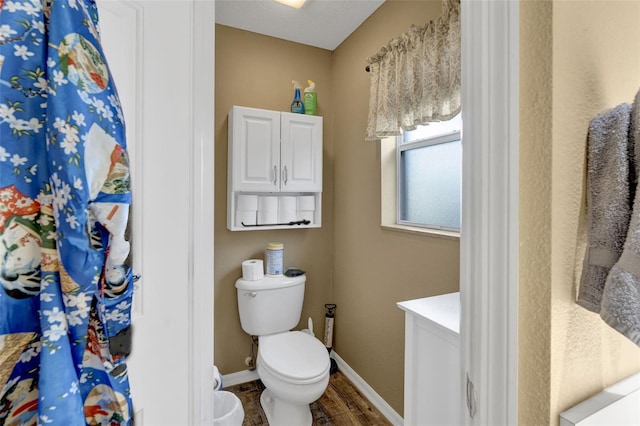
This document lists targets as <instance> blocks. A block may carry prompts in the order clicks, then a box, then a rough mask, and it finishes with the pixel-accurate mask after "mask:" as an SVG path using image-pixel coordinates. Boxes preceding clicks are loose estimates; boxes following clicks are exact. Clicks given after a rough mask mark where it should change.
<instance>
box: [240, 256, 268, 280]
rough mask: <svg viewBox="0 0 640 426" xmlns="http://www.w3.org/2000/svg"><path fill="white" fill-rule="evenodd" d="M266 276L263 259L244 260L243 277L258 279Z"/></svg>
mask: <svg viewBox="0 0 640 426" xmlns="http://www.w3.org/2000/svg"><path fill="white" fill-rule="evenodd" d="M263 278H264V264H263V262H262V259H249V260H245V261H244V262H242V279H243V280H246V281H258V280H261V279H263Z"/></svg>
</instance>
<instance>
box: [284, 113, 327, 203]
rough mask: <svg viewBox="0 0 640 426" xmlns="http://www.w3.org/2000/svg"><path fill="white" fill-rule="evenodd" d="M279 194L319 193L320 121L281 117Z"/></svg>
mask: <svg viewBox="0 0 640 426" xmlns="http://www.w3.org/2000/svg"><path fill="white" fill-rule="evenodd" d="M280 131H281V135H280V138H281V153H280V158H281V174H280V180H281V185H280V190H281V191H286V192H321V191H322V117H317V116H314V115H304V114H292V113H288V112H283V113H282V125H281V129H280Z"/></svg>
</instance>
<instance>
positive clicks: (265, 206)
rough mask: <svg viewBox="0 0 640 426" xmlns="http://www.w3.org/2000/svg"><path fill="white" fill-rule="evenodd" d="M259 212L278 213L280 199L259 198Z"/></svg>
mask: <svg viewBox="0 0 640 426" xmlns="http://www.w3.org/2000/svg"><path fill="white" fill-rule="evenodd" d="M258 210H262V211H278V197H258Z"/></svg>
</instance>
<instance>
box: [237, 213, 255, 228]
mask: <svg viewBox="0 0 640 426" xmlns="http://www.w3.org/2000/svg"><path fill="white" fill-rule="evenodd" d="M256 216H257V211H256V210H237V211H236V226H243V224H244V225H247V226H248V225H255V224H256Z"/></svg>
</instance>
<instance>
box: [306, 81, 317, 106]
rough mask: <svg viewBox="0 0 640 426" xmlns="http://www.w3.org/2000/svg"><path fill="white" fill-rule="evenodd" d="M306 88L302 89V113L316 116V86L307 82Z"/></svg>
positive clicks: (311, 82)
mask: <svg viewBox="0 0 640 426" xmlns="http://www.w3.org/2000/svg"><path fill="white" fill-rule="evenodd" d="M307 84H308V85H309V86H308V87H305V89H304V113H305V114H309V115H316V114H317V112H318V111H317V109H318V94H317V93H316V84H315V83H314V82H313V81H311V80H307Z"/></svg>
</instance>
